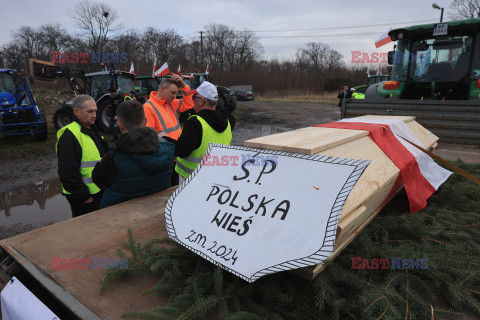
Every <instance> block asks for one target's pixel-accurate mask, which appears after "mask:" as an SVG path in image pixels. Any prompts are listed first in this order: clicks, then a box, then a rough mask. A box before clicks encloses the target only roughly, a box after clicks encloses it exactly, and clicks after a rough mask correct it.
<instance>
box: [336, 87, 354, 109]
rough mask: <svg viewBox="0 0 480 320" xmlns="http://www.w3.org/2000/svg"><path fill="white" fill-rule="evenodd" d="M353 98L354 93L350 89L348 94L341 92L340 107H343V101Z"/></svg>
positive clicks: (339, 96) (339, 95)
mask: <svg viewBox="0 0 480 320" xmlns="http://www.w3.org/2000/svg"><path fill="white" fill-rule="evenodd" d="M351 97H352V91H351V90H350V89H349V90H347V91H346V92H341V91H340V93H339V94H338V99H340V101H339V102H338V106H339V107H341V106H342V101H343V99H350V98H351Z"/></svg>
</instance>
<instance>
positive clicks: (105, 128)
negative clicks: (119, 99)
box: [96, 103, 116, 133]
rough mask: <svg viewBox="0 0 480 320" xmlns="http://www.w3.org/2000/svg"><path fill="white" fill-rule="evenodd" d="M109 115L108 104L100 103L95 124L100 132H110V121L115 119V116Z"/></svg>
mask: <svg viewBox="0 0 480 320" xmlns="http://www.w3.org/2000/svg"><path fill="white" fill-rule="evenodd" d="M111 113H112V112H111V109H110V108H109V104H108V103H102V104H100V105H99V106H98V111H97V121H96V124H97V127H98V128H99V129H100V131H102V132H107V133H111V132H112V130H111V129H110V119H111V117H115V115H112V114H111ZM115 125H116V124H115Z"/></svg>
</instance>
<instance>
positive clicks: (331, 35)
mask: <svg viewBox="0 0 480 320" xmlns="http://www.w3.org/2000/svg"><path fill="white" fill-rule="evenodd" d="M382 33H383V32H357V33H335V34H312V35H309V36H259V37H258V38H259V39H269V38H272V39H273V38H313V37H340V36H353V35H374V34H382Z"/></svg>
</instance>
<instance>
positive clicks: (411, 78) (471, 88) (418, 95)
mask: <svg viewBox="0 0 480 320" xmlns="http://www.w3.org/2000/svg"><path fill="white" fill-rule="evenodd" d="M479 32H480V19H469V20H461V21H451V22H447V23H439V24H430V25H420V26H413V27H409V28H403V29H395V30H392V31H390V32H389V35H390V37H391V38H392V40H394V41H395V40H396V41H397V44H396V46H395V51H394V52H393V51H392V52H389V63H390V64H393V67H392V74H391V80H392V81H385V82H382V83H380V84H377V85H374V86H372V87H369V89H368V90H367V99H368V98H372V97H374V98H379V97H380V98H400V99H433V100H468V99H479V94H480V80H479V79H480V34H479Z"/></svg>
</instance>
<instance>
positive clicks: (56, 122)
mask: <svg viewBox="0 0 480 320" xmlns="http://www.w3.org/2000/svg"><path fill="white" fill-rule="evenodd" d="M73 119H74V116H73V110H72V109H70V108H66V107H62V108H60V109H58V110H57V111H55V114H54V115H53V126H54V127H55V130H57V131H58V130H60V128H63V127H65V126H66V125H67V124H70V123H72V122H73Z"/></svg>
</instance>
